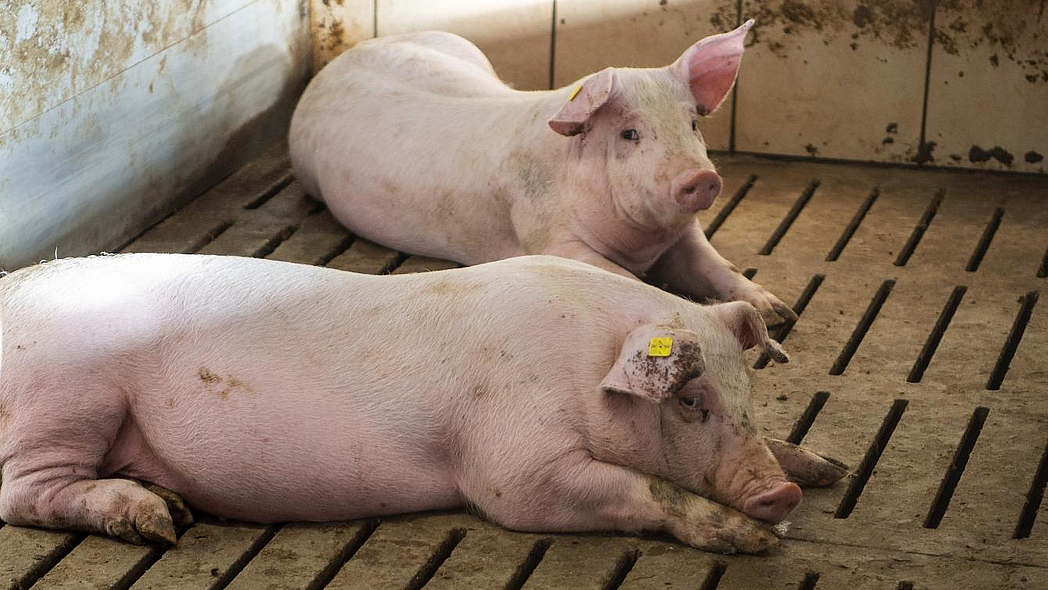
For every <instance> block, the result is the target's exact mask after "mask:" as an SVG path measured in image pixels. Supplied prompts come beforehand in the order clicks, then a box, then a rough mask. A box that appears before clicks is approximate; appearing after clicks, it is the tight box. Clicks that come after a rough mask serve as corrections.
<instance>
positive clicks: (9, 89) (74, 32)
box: [0, 0, 251, 133]
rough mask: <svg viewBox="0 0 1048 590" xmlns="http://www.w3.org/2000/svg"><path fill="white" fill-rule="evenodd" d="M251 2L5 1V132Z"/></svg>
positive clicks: (1, 128)
mask: <svg viewBox="0 0 1048 590" xmlns="http://www.w3.org/2000/svg"><path fill="white" fill-rule="evenodd" d="M250 3H251V0H210V1H208V0H189V1H188V2H187V1H185V0H157V1H154V2H139V1H135V0H116V1H110V2H101V1H99V0H89V1H83V2H49V1H47V0H13V1H11V2H3V4H2V5H3V8H0V133H4V132H6V131H7V130H8V129H10V128H11V127H14V126H15V125H18V124H19V123H24V122H25V121H28V120H29V119H32V118H33V117H36V116H37V115H39V114H40V113H43V112H44V111H46V110H48V109H51V108H53V107H54V106H56V105H58V104H60V103H62V102H63V101H65V100H68V99H69V98H71V97H73V96H76V95H77V94H80V93H81V92H84V91H85V90H87V89H88V88H91V87H93V86H95V85H97V84H99V83H100V82H103V81H105V80H107V79H109V78H112V77H113V76H116V75H118V74H119V73H120V72H122V71H124V70H125V69H127V68H129V67H131V66H133V65H134V64H137V63H139V62H141V61H142V60H144V59H146V58H148V57H149V56H151V55H154V54H156V53H158V52H160V51H162V50H164V48H166V47H170V46H171V45H174V44H175V43H178V42H179V41H181V40H183V39H185V38H186V37H189V36H190V35H191V34H193V33H194V32H197V31H200V30H201V29H204V28H206V27H207V26H209V25H211V24H212V23H215V22H217V21H219V20H221V19H223V18H225V17H227V16H229V15H230V14H232V13H234V12H236V11H238V10H240V9H242V8H243V7H244V6H246V5H248V4H250Z"/></svg>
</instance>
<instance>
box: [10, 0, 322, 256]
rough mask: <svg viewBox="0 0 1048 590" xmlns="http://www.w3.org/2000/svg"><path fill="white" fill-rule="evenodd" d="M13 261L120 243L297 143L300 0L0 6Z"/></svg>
mask: <svg viewBox="0 0 1048 590" xmlns="http://www.w3.org/2000/svg"><path fill="white" fill-rule="evenodd" d="M0 5H2V8H0V268H7V269H12V268H18V267H19V266H23V265H25V264H28V263H32V262H36V261H39V260H41V259H43V258H51V257H53V256H54V255H55V252H57V253H58V256H76V255H83V254H90V253H96V252H98V251H99V250H102V249H113V248H116V247H118V246H120V245H121V244H122V243H124V242H126V241H128V240H129V239H131V238H132V237H134V236H135V234H137V233H138V232H139V231H141V229H142V228H143V227H144V226H147V225H148V224H150V223H153V222H155V221H158V220H159V219H160V218H162V217H163V216H164V215H166V214H167V213H169V212H170V211H171V210H172V209H173V208H174V207H175V206H177V205H178V204H179V203H180V202H184V201H185V200H186V199H188V198H192V197H194V196H196V195H198V194H199V193H200V191H201V190H203V189H204V188H207V187H208V186H210V185H211V184H213V183H214V182H216V181H217V180H218V179H221V178H222V177H223V176H225V175H226V174H228V173H229V172H231V171H232V170H235V169H236V168H238V167H239V166H240V165H241V164H243V163H244V162H245V161H246V160H248V159H250V158H252V157H253V156H254V155H255V154H256V153H257V151H258V149H260V148H261V147H263V146H265V145H266V144H267V143H269V142H270V141H272V140H274V139H277V138H279V137H281V136H283V135H284V134H285V132H286V129H287V121H288V119H289V117H290V113H291V109H292V107H293V106H294V104H295V101H296V100H297V97H298V95H299V94H300V93H301V91H302V88H303V86H304V85H305V81H306V76H307V73H308V67H307V65H308V61H307V56H308V52H309V36H308V5H307V4H306V3H305V2H304V1H299V0H158V1H155V2H138V1H134V0H109V1H102V0H84V1H79V2H54V1H50V0H8V1H5V2H0Z"/></svg>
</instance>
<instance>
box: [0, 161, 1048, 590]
mask: <svg viewBox="0 0 1048 590" xmlns="http://www.w3.org/2000/svg"><path fill="white" fill-rule="evenodd" d="M720 160H721V161H720V162H719V168H720V171H721V173H722V175H723V176H724V177H725V179H726V182H725V191H724V194H723V196H722V197H721V198H719V199H718V201H717V203H716V204H715V206H714V207H713V208H712V209H710V210H709V211H706V212H703V214H702V215H701V216H700V217H701V219H702V221H703V224H704V227H706V228H707V233H708V234H709V235H711V236H712V238H711V239H712V241H713V243H714V245H715V246H716V247H717V248H718V250H719V251H720V252H721V253H722V254H724V255H725V256H726V257H727V258H728V259H730V260H732V261H733V262H734V263H735V264H736V265H737V266H738V267H739V268H742V269H747V273H752V275H751V276H753V278H754V280H756V281H758V282H760V283H762V284H764V285H765V286H767V287H768V288H769V289H771V290H772V291H773V292H775V293H776V294H778V295H779V296H780V298H782V299H783V300H784V301H786V302H788V303H791V304H796V305H795V308H797V310H798V311H799V312H800V316H801V317H800V319H799V320H798V321H797V322H796V323H795V324H794V325H792V326H789V327H788V329H787V330H786V331H783V330H780V331H779V337H780V338H781V339H783V340H784V344H785V346H786V348H787V349H788V350H789V351H790V352H791V353H792V358H793V362H791V363H789V364H788V365H784V366H777V365H776V364H775V363H767V362H766V361H763V362H762V361H761V359H759V357H758V356H757V355H756V354H752V361H753V362H754V363H755V366H756V367H757V368H756V369H755V371H754V375H755V378H754V388H755V391H754V394H755V396H756V403H757V410H758V418H759V421H760V423H761V427H762V428H763V430H764V431H765V432H766V433H767V434H770V435H774V436H778V437H790V438H791V440H794V441H796V442H799V441H801V440H803V441H804V442H805V443H806V444H809V445H812V446H813V447H815V448H817V449H819V450H822V451H824V452H828V453H832V454H833V455H835V456H837V457H839V458H841V459H842V460H845V461H847V462H848V463H849V464H851V465H852V466H853V475H852V476H850V477H849V478H848V479H847V480H846V481H844V482H841V483H839V484H838V485H836V486H833V487H831V488H827V489H820V490H808V491H806V493H805V501H804V503H803V504H802V506H801V507H800V508H799V509H798V510H797V511H796V512H795V513H794V514H793V515H792V516H791V520H792V526H791V528H790V530H789V533H788V534H787V538H786V539H784V540H783V543H782V544H781V546H780V547H779V548H777V549H775V550H773V551H771V552H769V553H768V554H767V555H760V556H719V555H711V554H707V553H703V552H700V551H695V550H692V549H690V548H687V547H684V546H682V545H680V544H679V543H676V542H674V541H672V540H670V539H667V538H663V537H659V536H654V537H653V536H648V537H641V538H636V537H626V536H620V535H614V534H610V535H555V534H549V535H534V534H521V533H513V532H509V531H505V530H503V529H500V528H499V527H497V526H494V525H492V524H490V523H487V522H485V521H483V520H481V519H479V518H477V517H475V516H473V515H471V514H468V513H465V512H463V513H438V514H422V515H406V516H401V517H394V518H383V519H369V520H362V521H357V522H350V523H330V524H324V525H317V524H302V523H289V524H284V525H271V526H260V525H253V524H245V523H237V522H223V521H217V520H214V519H210V518H208V517H207V516H206V515H198V523H197V524H194V525H192V526H190V527H188V528H187V529H186V530H183V531H180V533H181V535H180V540H179V544H178V547H177V548H173V549H167V550H164V549H161V548H158V547H136V546H133V545H128V544H126V543H122V542H119V541H115V540H112V539H107V538H103V537H99V536H95V535H83V534H79V533H65V532H57V531H45V530H37V529H29V528H21V527H15V526H0V587H4V588H28V587H34V588H176V589H180V588H227V587H229V588H309V589H313V588H390V589H402V588H422V587H425V588H618V587H621V588H703V589H712V588H722V589H745V588H780V587H781V588H803V589H809V590H810V589H812V588H843V587H847V588H852V589H865V588H871V589H872V588H885V589H888V588H898V589H905V588H1048V524H1046V522H1045V521H1046V520H1048V516H1045V515H1043V514H1041V513H1043V512H1045V509H1043V508H1042V506H1041V505H1042V498H1043V495H1044V491H1045V483H1046V480H1048V368H1046V367H1048V362H1046V361H1045V359H1046V358H1048V310H1046V306H1048V301H1046V299H1048V292H1045V291H1046V286H1048V282H1046V281H1048V278H1045V276H1044V275H1045V274H1046V273H1045V271H1044V268H1045V265H1046V264H1048V250H1046V248H1048V179H1045V178H1035V177H1016V176H1002V175H980V174H971V173H957V172H941V171H928V170H920V171H918V170H904V169H899V168H878V167H866V166H858V165H842V164H824V163H807V162H785V161H776V160H762V159H753V158H748V157H735V156H722V157H721V158H720ZM122 251H126V252H202V253H211V254H225V255H239V256H258V257H267V258H271V259H276V260H285V261H290V262H298V263H304V264H319V265H326V266H329V267H332V268H337V269H341V270H349V271H355V272H367V273H406V272H426V271H432V270H440V269H444V268H452V267H454V266H456V265H455V264H453V263H450V262H447V261H441V260H434V259H430V258H426V257H420V256H409V255H407V254H402V253H399V252H395V251H392V250H389V249H387V248H383V247H381V246H378V245H376V244H373V243H370V242H367V241H365V240H362V239H357V238H355V237H354V236H352V235H351V234H350V233H348V232H347V231H346V230H345V229H343V228H342V227H341V225H339V224H338V222H337V221H335V220H334V219H333V218H332V217H331V215H330V214H329V213H328V212H327V210H326V209H325V208H324V207H323V205H322V204H320V203H318V202H316V201H314V200H312V199H311V198H310V197H309V196H308V195H306V194H305V192H304V191H303V190H302V188H301V186H300V185H298V183H297V182H295V180H294V178H293V177H292V175H291V172H290V168H289V164H288V160H287V155H286V153H285V152H284V151H283V148H282V147H281V146H275V147H274V148H273V149H271V150H270V151H269V152H267V153H266V154H265V155H263V156H262V157H260V158H258V159H257V160H255V161H254V162H252V163H251V164H249V165H247V166H245V167H244V168H242V169H241V170H239V171H238V172H237V173H235V174H233V175H232V176H230V177H229V178H227V179H226V180H224V181H223V182H222V183H220V184H219V185H218V186H216V187H214V188H213V189H211V190H210V191H208V192H207V193H205V194H204V195H202V196H201V197H200V198H198V199H196V200H194V201H193V202H191V203H189V204H188V205H186V206H185V207H183V208H182V209H181V210H180V211H178V212H176V213H175V214H174V215H172V216H170V217H169V218H167V219H165V220H164V221H162V222H161V223H159V224H157V225H156V226H155V227H153V228H150V229H149V230H147V231H146V232H144V233H143V234H142V235H141V236H140V237H139V238H137V239H136V240H134V241H133V242H131V243H130V244H128V245H127V246H126V247H125V248H123V249H122ZM1042 292H1044V295H1045V296H1044V297H1040V295H1041V294H1042Z"/></svg>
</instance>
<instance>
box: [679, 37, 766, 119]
mask: <svg viewBox="0 0 1048 590" xmlns="http://www.w3.org/2000/svg"><path fill="white" fill-rule="evenodd" d="M752 26H753V19H752V18H751V19H750V20H748V21H746V22H745V23H744V24H743V25H742V26H741V27H739V28H737V29H735V30H734V31H732V32H730V33H721V34H720V35H713V36H711V37H706V38H705V39H703V40H702V41H699V42H698V43H696V44H695V45H692V46H691V47H689V48H688V50H687V51H685V52H684V55H682V56H680V59H678V60H677V61H676V62H674V64H673V65H672V66H670V67H671V68H673V69H675V70H676V71H677V74H678V76H680V77H681V78H682V79H683V80H684V81H685V82H687V83H688V87H689V88H691V94H692V96H694V97H695V106H696V107H698V111H699V114H700V115H708V114H710V113H712V112H713V111H714V110H716V109H717V107H718V106H720V104H721V103H722V102H724V97H726V96H728V92H729V91H730V90H731V86H732V84H734V83H735V75H736V74H738V73H739V63H740V62H741V61H742V51H743V46H742V42H743V40H744V39H745V38H746V33H747V32H748V31H749V30H750V27H752Z"/></svg>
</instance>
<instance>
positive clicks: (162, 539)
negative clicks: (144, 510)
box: [135, 514, 178, 545]
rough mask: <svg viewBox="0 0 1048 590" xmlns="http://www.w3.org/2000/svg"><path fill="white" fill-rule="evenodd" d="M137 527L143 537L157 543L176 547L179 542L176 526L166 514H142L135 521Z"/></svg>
mask: <svg viewBox="0 0 1048 590" xmlns="http://www.w3.org/2000/svg"><path fill="white" fill-rule="evenodd" d="M135 526H136V527H137V528H138V531H139V532H140V533H141V534H142V536H143V537H145V538H147V539H149V540H150V541H155V542H157V543H166V544H168V545H174V544H175V543H176V542H178V536H177V535H176V534H175V524H174V523H173V522H172V521H171V517H170V516H168V515H166V514H163V515H161V514H142V515H139V517H138V518H137V519H135Z"/></svg>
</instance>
